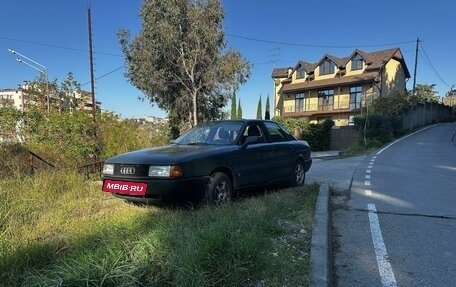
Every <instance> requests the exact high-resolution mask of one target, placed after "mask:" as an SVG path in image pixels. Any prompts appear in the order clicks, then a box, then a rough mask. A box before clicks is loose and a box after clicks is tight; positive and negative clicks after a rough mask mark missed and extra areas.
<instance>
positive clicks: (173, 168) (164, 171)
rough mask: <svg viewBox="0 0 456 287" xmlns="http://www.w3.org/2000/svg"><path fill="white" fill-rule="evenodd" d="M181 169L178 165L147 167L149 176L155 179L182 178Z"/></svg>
mask: <svg viewBox="0 0 456 287" xmlns="http://www.w3.org/2000/svg"><path fill="white" fill-rule="evenodd" d="M182 175H183V173H182V168H181V167H180V166H178V165H167V166H154V165H151V166H150V167H149V176H157V177H180V176H182Z"/></svg>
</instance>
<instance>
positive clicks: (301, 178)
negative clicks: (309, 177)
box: [290, 160, 306, 187]
mask: <svg viewBox="0 0 456 287" xmlns="http://www.w3.org/2000/svg"><path fill="white" fill-rule="evenodd" d="M305 180H306V172H305V171H304V164H303V162H302V161H301V160H298V161H296V164H295V166H294V168H293V171H292V172H291V178H290V185H291V186H292V187H295V186H303V185H304V182H305Z"/></svg>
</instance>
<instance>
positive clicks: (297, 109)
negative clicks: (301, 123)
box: [283, 101, 361, 117]
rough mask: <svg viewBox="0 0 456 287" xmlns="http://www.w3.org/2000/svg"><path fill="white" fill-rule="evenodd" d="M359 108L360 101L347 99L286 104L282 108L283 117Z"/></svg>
mask: <svg viewBox="0 0 456 287" xmlns="http://www.w3.org/2000/svg"><path fill="white" fill-rule="evenodd" d="M360 109H361V103H359V102H358V103H350V102H348V101H340V102H335V103H334V104H333V103H331V104H325V105H322V104H313V105H305V106H288V107H284V108H283V116H284V117H297V116H311V115H321V114H333V113H340V112H352V111H358V110H360Z"/></svg>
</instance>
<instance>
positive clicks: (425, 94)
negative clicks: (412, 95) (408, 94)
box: [415, 84, 439, 102]
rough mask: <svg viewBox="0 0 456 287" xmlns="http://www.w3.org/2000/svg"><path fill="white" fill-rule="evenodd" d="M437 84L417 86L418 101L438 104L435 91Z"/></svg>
mask: <svg viewBox="0 0 456 287" xmlns="http://www.w3.org/2000/svg"><path fill="white" fill-rule="evenodd" d="M434 88H435V84H431V85H427V84H416V88H415V90H416V96H417V100H418V101H423V100H427V101H428V102H438V101H439V98H438V96H437V92H436V91H435V90H434Z"/></svg>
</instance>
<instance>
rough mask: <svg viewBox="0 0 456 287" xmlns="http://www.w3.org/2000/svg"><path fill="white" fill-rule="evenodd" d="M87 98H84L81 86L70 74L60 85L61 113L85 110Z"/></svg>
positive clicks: (70, 73)
mask: <svg viewBox="0 0 456 287" xmlns="http://www.w3.org/2000/svg"><path fill="white" fill-rule="evenodd" d="M85 101H86V98H84V97H83V93H82V90H81V84H80V83H79V82H78V81H76V80H75V79H74V76H73V73H72V72H69V73H68V75H67V78H66V79H65V80H64V81H63V82H62V83H61V84H60V90H59V103H60V104H59V111H62V110H70V111H73V110H76V109H83V107H84V104H85Z"/></svg>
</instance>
